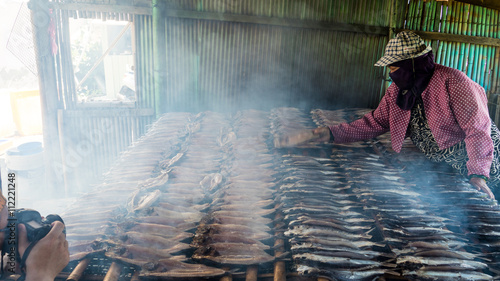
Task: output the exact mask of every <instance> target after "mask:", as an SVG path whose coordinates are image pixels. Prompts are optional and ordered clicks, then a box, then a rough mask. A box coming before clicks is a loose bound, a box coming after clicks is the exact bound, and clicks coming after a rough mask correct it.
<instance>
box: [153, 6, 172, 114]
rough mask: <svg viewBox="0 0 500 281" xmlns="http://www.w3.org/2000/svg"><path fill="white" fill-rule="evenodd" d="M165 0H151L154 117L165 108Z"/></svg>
mask: <svg viewBox="0 0 500 281" xmlns="http://www.w3.org/2000/svg"><path fill="white" fill-rule="evenodd" d="M164 2H165V1H162V0H153V3H152V6H153V56H154V61H155V63H154V68H153V79H154V93H155V101H154V102H155V111H156V118H158V117H159V116H160V115H161V114H162V113H165V108H166V100H167V99H166V95H168V93H167V92H166V91H165V90H166V84H165V81H166V73H167V69H166V68H167V54H166V47H165V46H166V35H165V13H164V12H165V3H164Z"/></svg>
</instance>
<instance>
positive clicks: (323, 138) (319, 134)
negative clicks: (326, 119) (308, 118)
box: [313, 127, 332, 142]
mask: <svg viewBox="0 0 500 281" xmlns="http://www.w3.org/2000/svg"><path fill="white" fill-rule="evenodd" d="M313 134H314V135H315V136H316V139H315V141H317V142H330V141H332V139H331V137H330V128H328V127H319V128H316V129H314V130H313Z"/></svg>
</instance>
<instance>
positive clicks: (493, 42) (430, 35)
mask: <svg viewBox="0 0 500 281" xmlns="http://www.w3.org/2000/svg"><path fill="white" fill-rule="evenodd" d="M403 30H407V29H396V30H395V32H396V33H399V32H401V31H403ZM412 31H413V32H415V33H416V34H418V35H419V36H420V37H422V39H429V40H441V41H448V42H459V43H470V44H477V45H487V46H494V47H500V39H497V38H491V37H481V36H469V35H459V34H449V33H441V32H429V31H420V30H412Z"/></svg>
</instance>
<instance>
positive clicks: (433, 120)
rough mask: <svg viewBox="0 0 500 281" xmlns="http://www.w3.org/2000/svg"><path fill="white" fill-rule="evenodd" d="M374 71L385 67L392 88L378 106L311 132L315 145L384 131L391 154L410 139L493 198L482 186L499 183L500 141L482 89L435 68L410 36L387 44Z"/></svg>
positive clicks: (458, 73)
mask: <svg viewBox="0 0 500 281" xmlns="http://www.w3.org/2000/svg"><path fill="white" fill-rule="evenodd" d="M375 66H387V67H389V69H390V73H389V76H390V77H391V79H392V81H393V82H394V83H392V84H391V85H390V86H389V88H388V89H387V91H386V94H385V95H384V97H383V98H382V100H381V101H380V104H379V106H378V107H377V108H376V109H375V110H374V111H372V112H370V113H368V114H366V115H365V116H364V117H362V118H360V119H358V120H356V121H354V122H352V123H349V124H347V123H344V124H340V125H336V126H331V127H330V128H328V127H320V128H317V129H316V130H314V134H315V135H317V136H318V140H319V141H328V140H329V141H333V142H335V143H347V142H354V141H360V140H366V139H370V138H373V137H376V136H378V135H381V134H383V133H386V132H388V131H390V132H391V144H392V148H393V149H394V151H396V152H400V151H401V148H402V145H403V141H404V139H405V138H406V137H410V138H411V140H412V142H413V143H414V144H415V145H416V146H417V147H418V149H419V150H420V151H422V152H423V153H424V154H425V155H426V156H427V158H429V159H431V160H432V161H445V162H446V163H449V164H450V165H452V166H453V167H454V168H455V169H457V170H458V171H459V172H460V173H461V174H462V175H464V176H467V177H468V178H469V179H470V181H469V182H470V184H471V185H473V186H474V187H476V188H477V189H478V190H482V191H484V192H486V193H487V194H488V196H489V197H490V198H494V195H493V192H492V191H491V190H490V188H489V187H488V185H490V186H491V187H494V186H496V185H497V184H498V183H499V182H500V171H499V168H500V165H499V159H498V157H499V153H498V152H499V147H500V139H499V131H498V129H497V127H496V126H495V124H493V122H492V121H491V119H490V117H489V113H488V107H487V98H486V94H485V91H484V89H483V88H482V87H481V86H479V85H478V84H477V83H475V82H474V81H472V80H471V79H470V78H468V77H467V76H466V75H465V74H464V73H463V72H461V71H459V70H456V69H453V68H449V67H446V66H443V65H439V64H436V63H435V62H434V56H433V54H432V49H431V47H430V46H426V45H425V43H424V41H423V40H422V39H421V38H420V37H419V36H418V35H417V34H415V33H414V32H411V31H403V32H400V33H398V34H397V35H396V38H394V39H391V40H389V43H388V44H387V46H386V49H385V54H384V56H383V57H382V58H380V60H379V61H378V62H377V63H376V64H375ZM486 181H488V184H487V183H486ZM494 191H495V192H498V191H497V190H494ZM497 196H500V194H497Z"/></svg>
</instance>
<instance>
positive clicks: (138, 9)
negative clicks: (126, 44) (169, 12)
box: [51, 2, 151, 15]
mask: <svg viewBox="0 0 500 281" xmlns="http://www.w3.org/2000/svg"><path fill="white" fill-rule="evenodd" d="M51 5H52V7H53V8H55V9H58V10H67V11H91V12H102V13H124V14H135V15H151V7H149V6H127V5H105V4H86V3H60V2H51Z"/></svg>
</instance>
